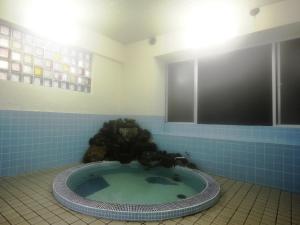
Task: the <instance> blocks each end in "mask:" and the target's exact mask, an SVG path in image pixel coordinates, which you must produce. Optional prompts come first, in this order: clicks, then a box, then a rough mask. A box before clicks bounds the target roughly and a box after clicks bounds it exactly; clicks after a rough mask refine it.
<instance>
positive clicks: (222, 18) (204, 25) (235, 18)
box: [184, 1, 241, 48]
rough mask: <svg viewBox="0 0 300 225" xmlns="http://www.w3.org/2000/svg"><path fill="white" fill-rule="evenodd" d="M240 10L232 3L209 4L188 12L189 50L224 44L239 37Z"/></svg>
mask: <svg viewBox="0 0 300 225" xmlns="http://www.w3.org/2000/svg"><path fill="white" fill-rule="evenodd" d="M239 12H240V10H239V9H238V6H237V4H231V2H229V1H227V2H224V1H223V2H209V3H206V4H201V5H198V6H196V7H193V8H192V9H191V10H189V11H188V12H187V16H186V22H185V24H186V29H185V31H184V42H186V46H187V47H188V48H203V47H209V46H212V45H216V44H220V43H224V42H225V41H227V40H228V39H230V38H233V37H235V36H237V34H238V28H239V21H240V20H241V18H240V16H239Z"/></svg>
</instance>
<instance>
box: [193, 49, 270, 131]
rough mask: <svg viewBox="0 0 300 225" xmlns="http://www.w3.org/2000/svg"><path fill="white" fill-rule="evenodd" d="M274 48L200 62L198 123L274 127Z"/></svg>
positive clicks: (241, 51)
mask: <svg viewBox="0 0 300 225" xmlns="http://www.w3.org/2000/svg"><path fill="white" fill-rule="evenodd" d="M271 51H272V46H271V45H266V46H259V47H255V48H249V49H243V50H239V51H235V52H231V53H228V54H224V55H219V56H216V57H213V58H210V59H204V60H199V61H198V123H204V124H234V125H272V54H271Z"/></svg>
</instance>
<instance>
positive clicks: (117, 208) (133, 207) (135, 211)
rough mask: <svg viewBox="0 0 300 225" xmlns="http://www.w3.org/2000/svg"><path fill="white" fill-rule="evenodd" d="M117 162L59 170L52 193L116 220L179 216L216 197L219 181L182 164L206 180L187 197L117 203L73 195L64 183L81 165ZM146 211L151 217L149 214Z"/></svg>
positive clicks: (60, 199)
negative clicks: (197, 191)
mask: <svg viewBox="0 0 300 225" xmlns="http://www.w3.org/2000/svg"><path fill="white" fill-rule="evenodd" d="M119 164H120V163H119V162H115V161H103V162H95V163H89V164H83V165H82V164H81V165H79V166H75V167H72V168H69V169H67V170H65V171H63V172H62V173H60V174H58V175H57V176H56V177H55V178H54V181H53V185H52V189H53V194H54V197H55V198H56V200H57V201H58V202H60V203H61V204H62V205H64V206H66V207H67V208H71V209H73V210H75V211H78V212H81V213H85V214H88V215H92V216H96V217H101V218H106V219H116V220H118V219H120V218H121V219H122V220H128V221H145V220H149V221H152V220H162V219H170V218H176V217H181V216H184V215H188V214H192V213H195V212H198V211H201V210H204V209H206V208H209V207H211V206H213V205H214V204H215V203H216V201H218V199H219V197H220V185H219V184H218V183H217V182H216V181H215V180H214V179H213V178H212V177H210V176H209V175H207V174H205V173H203V172H201V171H199V170H193V169H189V168H185V167H179V169H182V170H188V171H190V172H193V173H196V174H197V175H199V176H201V178H202V179H203V180H204V181H205V182H206V187H205V188H204V190H202V191H201V192H200V193H198V194H196V195H193V196H191V197H189V198H187V199H183V200H179V201H176V202H170V203H164V204H149V205H143V204H118V203H106V202H100V201H93V200H88V199H85V198H83V197H81V196H79V195H77V194H76V193H74V192H73V191H71V190H70V188H69V187H68V186H67V180H68V178H69V177H70V176H71V175H72V174H74V173H76V172H77V171H80V170H81V169H85V168H87V167H93V166H99V165H103V166H105V165H119ZM150 214H151V218H149V215H150Z"/></svg>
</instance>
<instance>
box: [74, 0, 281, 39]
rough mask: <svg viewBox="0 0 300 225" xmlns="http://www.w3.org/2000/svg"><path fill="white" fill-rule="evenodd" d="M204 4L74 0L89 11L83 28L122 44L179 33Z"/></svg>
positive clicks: (249, 1)
mask: <svg viewBox="0 0 300 225" xmlns="http://www.w3.org/2000/svg"><path fill="white" fill-rule="evenodd" d="M204 1H205V0H88V1H87V0H77V2H78V4H79V5H80V4H82V6H83V8H85V10H86V11H87V12H88V13H87V14H88V16H86V17H85V18H83V19H82V20H81V23H82V24H83V25H84V26H87V27H89V28H91V29H93V30H96V31H98V32H100V33H102V34H104V35H106V36H108V37H110V38H112V39H114V40H116V41H119V42H121V43H124V44H127V43H132V42H136V41H140V40H144V39H147V38H149V37H151V36H155V35H159V34H163V33H168V32H172V31H175V30H179V29H180V28H182V26H183V21H184V17H185V16H186V14H187V13H186V12H187V11H188V9H190V8H191V7H193V4H199V3H201V2H204ZM210 1H212V0H210ZM221 1H222V0H221ZM234 1H236V2H238V3H239V4H240V3H241V2H243V4H245V5H247V7H248V8H249V9H250V8H253V7H260V6H263V5H267V4H272V3H275V2H278V1H282V0H234Z"/></svg>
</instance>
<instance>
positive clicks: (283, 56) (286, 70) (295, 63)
mask: <svg viewBox="0 0 300 225" xmlns="http://www.w3.org/2000/svg"><path fill="white" fill-rule="evenodd" d="M280 61H281V63H280V68H281V86H280V89H281V123H282V124H300V39H296V40H291V41H286V42H282V43H281V45H280Z"/></svg>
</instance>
